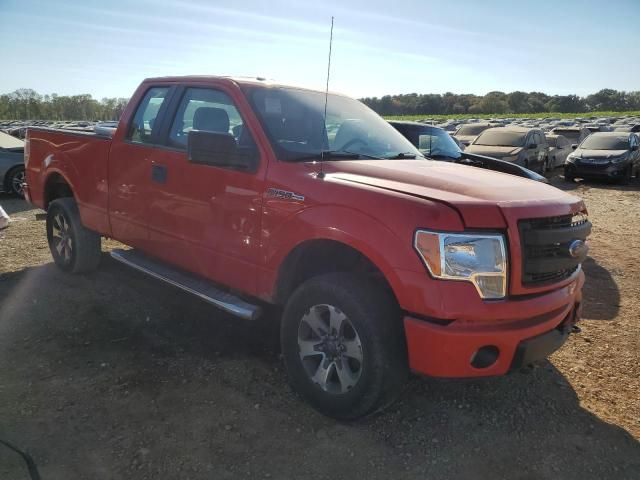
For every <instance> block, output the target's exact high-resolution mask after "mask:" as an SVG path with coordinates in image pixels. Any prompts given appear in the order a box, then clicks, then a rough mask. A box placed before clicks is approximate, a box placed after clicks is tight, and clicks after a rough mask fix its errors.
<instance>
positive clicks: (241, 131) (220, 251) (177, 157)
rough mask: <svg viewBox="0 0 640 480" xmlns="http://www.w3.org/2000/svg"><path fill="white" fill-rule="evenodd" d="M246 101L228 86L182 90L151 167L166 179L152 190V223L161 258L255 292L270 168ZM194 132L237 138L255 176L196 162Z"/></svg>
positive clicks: (153, 239) (153, 243) (155, 249)
mask: <svg viewBox="0 0 640 480" xmlns="http://www.w3.org/2000/svg"><path fill="white" fill-rule="evenodd" d="M240 101H242V98H241V97H240V96H239V95H238V93H237V92H235V91H234V90H233V89H231V88H230V87H228V86H227V85H224V84H221V85H219V86H217V87H215V88H214V87H209V86H201V85H184V86H181V87H180V88H179V90H178V91H177V92H176V95H175V97H174V99H173V100H172V102H171V106H170V113H169V114H168V116H167V120H166V122H164V123H163V125H162V137H163V143H164V146H163V148H162V154H161V155H159V156H157V157H156V158H155V159H154V160H152V164H153V165H152V168H160V169H162V171H163V172H164V173H163V175H162V177H161V178H157V179H154V181H153V183H152V187H151V192H150V206H149V217H148V218H149V235H150V241H151V248H152V250H153V253H154V254H155V255H156V256H158V257H160V258H162V259H164V260H166V261H167V262H169V263H172V264H174V265H177V266H180V267H182V268H184V269H186V270H189V271H191V272H194V273H197V274H199V275H202V276H204V277H207V278H210V279H211V280H214V281H217V282H219V283H222V284H224V285H228V286H231V287H233V288H236V289H238V290H242V291H245V292H247V291H248V292H249V293H251V292H252V291H254V290H255V281H256V276H257V275H256V268H257V267H256V265H257V264H258V263H259V249H260V221H261V211H262V209H261V203H262V192H263V190H264V188H263V182H264V177H265V173H266V168H265V166H264V165H263V164H261V163H260V159H259V153H258V149H257V147H256V144H255V141H254V138H255V137H254V134H253V133H252V131H251V127H250V126H249V125H248V124H247V122H246V121H245V116H246V114H247V113H248V112H246V111H242V112H241V108H239V106H238V103H239V102H240ZM243 105H244V104H243ZM245 108H248V107H245ZM191 130H204V131H212V132H217V133H229V134H232V135H233V137H234V138H235V140H236V143H237V144H238V145H239V146H240V147H242V148H246V149H248V150H250V151H252V152H254V154H255V155H256V157H257V159H256V165H257V167H256V169H255V170H254V171H244V170H238V169H234V168H231V167H220V166H213V165H205V164H197V163H192V162H190V161H189V160H188V158H187V139H188V134H189V131H191Z"/></svg>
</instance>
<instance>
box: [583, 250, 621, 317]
mask: <svg viewBox="0 0 640 480" xmlns="http://www.w3.org/2000/svg"><path fill="white" fill-rule="evenodd" d="M582 268H583V269H584V273H585V277H586V280H585V284H584V288H583V290H582V295H583V302H584V303H583V312H582V316H583V318H585V319H589V320H613V319H615V318H616V316H617V315H618V311H619V310H620V289H619V288H618V285H617V284H616V281H615V280H614V278H613V276H612V275H611V273H610V272H609V270H607V269H606V268H604V267H603V266H602V265H600V264H598V263H597V262H596V261H595V260H594V259H593V258H592V257H587V260H586V261H585V262H584V263H583V264H582Z"/></svg>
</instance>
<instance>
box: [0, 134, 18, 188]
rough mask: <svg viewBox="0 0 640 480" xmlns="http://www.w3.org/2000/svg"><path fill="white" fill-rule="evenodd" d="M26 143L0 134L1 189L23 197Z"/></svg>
mask: <svg viewBox="0 0 640 480" xmlns="http://www.w3.org/2000/svg"><path fill="white" fill-rule="evenodd" d="M23 183H24V142H23V141H22V140H20V139H18V138H15V137H12V136H11V135H9V134H6V133H4V132H0V187H1V188H2V190H4V191H5V192H7V193H13V194H15V195H20V196H23V195H24V193H23V189H22V184H23Z"/></svg>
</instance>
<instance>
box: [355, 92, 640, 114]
mask: <svg viewBox="0 0 640 480" xmlns="http://www.w3.org/2000/svg"><path fill="white" fill-rule="evenodd" d="M361 100H362V101H363V102H364V103H365V104H367V105H368V106H369V107H370V108H372V109H373V110H375V111H376V112H378V113H379V114H380V115H451V114H494V113H542V112H557V113H587V112H603V111H612V112H624V111H631V110H640V91H635V92H622V91H618V90H612V89H610V88H606V89H603V90H600V91H599V92H597V93H594V94H592V95H588V96H586V97H580V96H578V95H547V94H545V93H541V92H529V93H527V92H519V91H516V92H511V93H504V92H498V91H495V92H489V93H487V94H486V95H482V96H480V95H469V94H462V95H460V94H456V93H451V92H447V93H445V94H439V93H427V94H418V93H409V94H403V95H385V96H384V97H380V98H378V97H367V98H363V99H361Z"/></svg>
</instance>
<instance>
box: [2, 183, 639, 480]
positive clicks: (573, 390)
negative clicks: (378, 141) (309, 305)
mask: <svg viewBox="0 0 640 480" xmlns="http://www.w3.org/2000/svg"><path fill="white" fill-rule="evenodd" d="M554 182H557V183H558V184H561V183H562V182H561V181H560V180H559V179H558V178H556V179H554ZM563 188H570V189H572V190H574V193H576V194H578V195H580V196H582V197H583V198H584V199H585V201H586V202H587V206H588V208H589V211H590V214H591V217H592V221H593V223H594V234H593V236H592V239H591V247H592V250H591V252H592V253H591V254H592V257H591V258H590V259H589V261H588V262H587V263H586V264H585V271H586V273H587V284H586V289H585V308H584V317H585V318H584V320H583V322H582V324H581V326H582V329H583V332H582V333H581V334H579V335H574V336H572V337H571V338H570V339H569V341H568V343H567V344H566V345H565V346H564V347H563V348H562V349H561V350H560V351H559V352H557V353H556V354H554V355H553V356H552V358H551V360H550V361H549V362H547V363H544V364H542V365H540V366H538V367H536V368H533V369H530V370H528V371H527V373H518V374H513V375H509V376H506V377H502V378H490V379H482V380H465V381H445V380H433V379H426V378H415V379H413V380H412V381H411V382H410V383H409V385H408V386H407V389H406V392H404V394H403V395H402V398H401V400H400V401H399V402H398V403H397V404H395V405H394V406H393V407H392V408H391V409H390V410H388V411H386V412H384V413H382V414H379V415H377V416H374V417H371V418H367V419H364V420H361V421H359V422H356V423H351V424H340V423H337V422H335V421H333V420H330V419H328V418H325V417H322V416H320V415H319V414H317V413H315V412H314V411H313V410H311V409H310V408H309V407H308V406H307V405H305V404H304V403H303V402H301V401H300V400H299V399H298V398H297V397H296V396H295V395H294V394H292V393H291V391H290V389H289V387H288V386H287V383H286V376H285V372H284V370H283V366H282V363H281V361H280V358H279V354H278V348H277V327H276V325H275V323H276V322H275V316H273V317H274V318H270V319H268V321H264V322H260V323H257V324H252V323H247V322H242V321H239V320H236V319H233V318H230V317H228V316H226V315H224V314H221V313H220V312H218V311H217V310H215V309H213V308H211V307H210V306H208V305H206V304H204V303H202V302H200V301H198V300H196V299H194V298H192V297H190V296H188V295H187V294H184V293H182V292H180V291H177V290H176V289H172V288H171V287H168V286H165V285H163V284H161V283H159V282H156V281H154V280H152V279H149V278H146V277H144V276H142V275H141V274H138V273H136V272H133V271H131V270H128V269H127V268H126V267H124V266H121V265H119V264H116V263H114V262H113V261H111V260H110V259H109V257H107V256H106V255H105V256H104V259H103V262H102V266H101V268H100V270H99V271H98V272H96V273H94V274H91V275H86V276H70V275H66V274H63V273H61V272H60V271H58V270H57V269H56V268H54V266H53V265H52V263H51V258H50V255H49V251H48V248H47V245H46V241H45V235H44V222H42V221H38V220H36V213H38V211H36V210H31V209H30V207H29V206H28V205H27V204H26V203H24V202H22V201H19V200H16V199H10V198H9V197H0V204H1V205H2V206H3V207H4V208H5V210H7V211H8V213H9V214H11V216H12V218H13V222H12V223H11V225H10V227H9V228H8V229H7V230H5V231H3V232H0V366H1V370H0V439H4V440H8V441H10V442H12V443H14V444H16V445H17V446H19V447H20V448H22V449H25V450H27V451H28V452H29V453H30V454H31V455H32V456H33V458H34V460H35V462H36V463H37V464H38V467H39V469H40V472H41V474H42V477H43V479H45V480H50V479H51V480H52V479H91V480H95V479H113V480H118V479H134V478H135V479H231V478H234V479H235V478H250V479H253V478H257V479H262V478H274V479H293V478H305V479H306V478H310V479H325V478H326V479H332V480H335V479H342V478H368V479H391V478H392V479H398V480H400V479H413V478H416V479H418V478H419V479H424V478H437V479H440V478H455V479H486V478H492V479H499V478H505V479H521V480H525V479H527V480H533V479H576V480H578V479H580V480H583V479H638V478H640V443H639V442H638V440H639V439H640V393H639V392H640V365H639V364H640V362H639V353H638V352H639V349H638V347H639V345H638V344H639V341H640V321H639V318H638V317H639V316H638V307H640V305H639V304H638V298H639V293H640V273H639V272H638V268H637V264H638V260H640V253H638V252H639V247H640V241H639V240H638V239H639V238H640V208H639V205H640V183H636V184H634V185H631V186H627V187H620V186H612V185H603V184H597V183H591V184H586V185H583V184H575V185H572V186H563ZM115 245H117V244H116V243H115V242H105V250H106V249H108V248H113V247H114V246H115ZM26 478H28V476H27V472H26V468H25V467H24V464H23V463H22V461H21V460H20V458H19V457H18V456H17V455H15V454H14V453H12V452H10V451H9V450H7V449H5V448H2V447H1V446H0V479H2V480H14V479H15V480H19V479H26Z"/></svg>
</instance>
